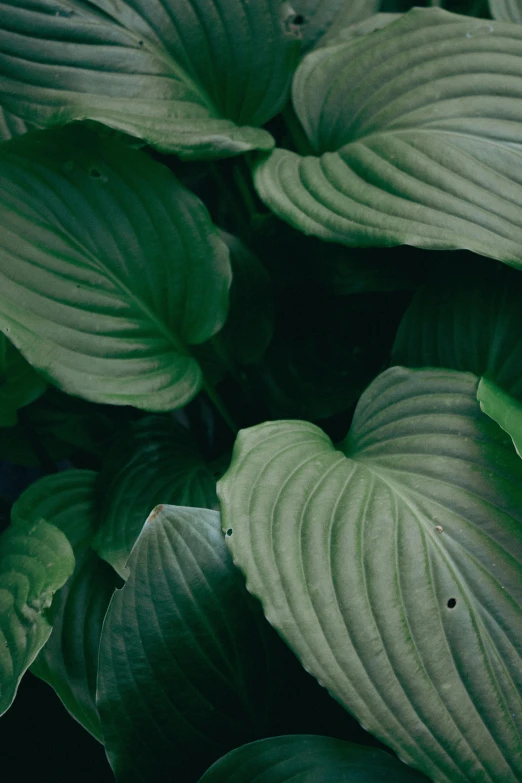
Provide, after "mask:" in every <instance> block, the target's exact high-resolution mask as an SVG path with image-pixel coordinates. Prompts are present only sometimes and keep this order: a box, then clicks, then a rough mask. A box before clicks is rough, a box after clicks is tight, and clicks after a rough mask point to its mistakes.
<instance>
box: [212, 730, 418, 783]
mask: <svg viewBox="0 0 522 783" xmlns="http://www.w3.org/2000/svg"><path fill="white" fill-rule="evenodd" d="M247 780H248V781H254V780H262V781H263V783H290V782H291V781H292V783H294V782H295V781H299V783H388V782H389V781H390V780H393V781H396V783H402V781H411V783H415V781H418V783H421V781H423V780H424V781H426V778H425V777H424V775H420V774H419V773H418V772H415V771H414V770H412V769H411V768H409V767H406V766H404V764H401V763H400V761H397V759H395V758H393V757H392V756H389V755H387V754H386V753H383V752H382V750H374V749H373V748H365V747H363V746H362V745H355V744H354V743H352V742H342V741H340V740H336V739H332V738H331V737H320V736H317V735H308V736H306V735H290V736H286V737H273V738H270V739H263V740H258V741H257V742H252V743H250V744H249V745H244V746H243V747H241V748H237V749H236V750H232V751H231V752H230V753H228V754H227V755H226V756H224V758H222V759H220V760H219V761H217V762H216V763H215V764H213V765H212V767H211V768H210V769H209V770H208V771H207V772H206V773H205V774H204V775H203V777H202V778H201V779H200V783H245V781H247Z"/></svg>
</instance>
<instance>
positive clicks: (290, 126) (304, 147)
mask: <svg viewBox="0 0 522 783" xmlns="http://www.w3.org/2000/svg"><path fill="white" fill-rule="evenodd" d="M281 116H282V118H283V122H284V123H285V126H286V129H287V131H288V135H289V136H290V138H291V140H292V142H293V145H294V149H295V152H297V153H298V154H299V155H315V152H314V150H313V149H312V145H311V144H310V142H309V141H308V137H307V135H306V133H305V131H304V128H303V126H302V125H301V123H300V121H299V118H298V116H297V114H296V113H295V111H294V107H293V106H292V104H291V103H290V102H288V103H287V104H286V106H285V108H284V109H283V111H282V113H281Z"/></svg>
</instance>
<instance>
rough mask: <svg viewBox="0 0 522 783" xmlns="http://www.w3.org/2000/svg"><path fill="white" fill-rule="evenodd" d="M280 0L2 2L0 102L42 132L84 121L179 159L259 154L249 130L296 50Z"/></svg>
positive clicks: (279, 95)
mask: <svg viewBox="0 0 522 783" xmlns="http://www.w3.org/2000/svg"><path fill="white" fill-rule="evenodd" d="M289 14H291V12H290V9H289V6H288V4H287V3H284V2H282V0H256V1H255V2H252V3H247V2H243V0H213V1H212V2H209V1H208V0H118V2H114V0H39V2H38V3H37V4H35V3H34V2H33V1H32V0H5V2H2V3H1V4H0V104H2V105H3V106H4V108H5V109H7V110H8V111H9V112H12V113H14V114H15V115H18V116H20V117H21V118H23V119H24V120H26V121H31V122H35V123H37V124H39V125H42V126H46V127H48V126H52V125H57V124H58V125H59V124H62V123H64V122H68V121H71V120H77V119H92V120H97V121H98V122H101V123H104V124H105V125H109V126H110V127H113V128H117V129H119V130H123V131H125V132H127V133H129V134H131V135H133V136H137V137H139V138H142V139H145V140H146V141H147V142H149V143H150V144H152V145H154V146H156V147H159V148H160V149H162V150H166V151H169V152H176V153H178V154H180V155H182V156H185V157H196V158H197V157H199V158H213V157H227V156H230V155H237V154H239V153H241V152H244V151H245V150H249V149H270V147H272V146H273V139H272V137H271V135H270V134H269V133H268V132H267V131H265V130H262V129H259V128H257V127H252V126H258V125H262V124H263V123H265V122H266V121H267V120H269V119H270V118H271V117H273V116H274V115H275V114H277V112H278V111H279V109H280V108H281V106H282V105H283V103H284V102H285V100H286V96H287V92H288V87H289V83H290V79H291V77H292V72H293V68H294V66H295V63H296V60H297V57H298V54H299V41H298V38H297V37H296V35H295V33H294V32H293V31H292V29H291V28H290V26H289V25H288V23H287V19H288V17H289Z"/></svg>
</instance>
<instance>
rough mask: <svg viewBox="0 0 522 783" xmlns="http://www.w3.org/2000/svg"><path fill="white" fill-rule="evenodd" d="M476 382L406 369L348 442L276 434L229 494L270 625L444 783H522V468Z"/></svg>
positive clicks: (263, 436)
mask: <svg viewBox="0 0 522 783" xmlns="http://www.w3.org/2000/svg"><path fill="white" fill-rule="evenodd" d="M477 383H478V379H477V378H476V377H475V376H473V375H471V374H467V373H457V372H454V371H450V370H406V369H404V368H392V369H390V370H388V371H387V372H385V373H383V374H382V375H380V376H379V377H378V378H377V379H376V380H375V381H374V382H373V383H372V384H371V386H370V387H369V388H368V389H367V391H366V392H365V393H364V394H363V396H362V397H361V399H360V401H359V404H358V407H357V409H356V412H355V416H354V420H353V424H352V428H351V430H350V434H349V436H348V438H347V439H346V440H345V441H344V442H343V443H342V444H340V446H339V447H338V448H336V447H335V446H334V445H333V444H332V442H331V441H330V440H329V438H328V437H327V436H326V435H325V434H324V433H323V432H322V431H321V430H320V429H318V428H317V427H315V426H314V425H312V424H308V423H305V422H300V421H278V422H269V423H266V424H262V425H259V426H257V427H253V428H251V429H248V430H244V431H242V432H241V433H240V434H239V436H238V440H237V443H236V446H235V450H234V454H233V459H232V464H231V467H230V469H229V471H228V472H227V473H226V474H225V476H224V477H223V478H222V479H221V481H220V482H219V484H218V495H219V497H220V500H221V505H222V514H223V526H224V528H227V529H229V536H228V537H227V542H228V544H229V547H230V549H231V552H232V555H233V558H234V562H235V563H236V564H237V565H238V566H239V567H240V568H241V569H242V570H243V571H244V573H245V575H246V578H247V586H248V588H249V589H250V591H251V592H252V593H253V594H254V595H256V596H257V597H259V598H260V599H261V601H262V603H263V607H264V610H265V613H266V616H267V618H268V620H269V621H270V622H271V624H272V625H273V626H274V627H275V628H276V629H277V630H278V632H279V633H280V634H281V635H282V636H283V638H284V639H285V640H286V641H287V643H288V644H289V645H290V647H291V648H292V649H293V650H294V651H295V652H296V653H297V655H298V656H299V658H300V659H301V661H302V663H303V665H304V666H305V668H306V669H307V670H308V671H310V672H312V673H313V674H314V675H315V676H316V677H317V679H318V680H319V681H320V682H321V683H322V684H323V685H324V686H325V687H326V688H327V689H328V690H329V691H330V692H331V693H332V694H334V695H335V697H336V698H337V699H338V700H339V701H340V702H341V703H342V704H344V706H345V707H346V708H347V709H348V710H350V711H351V712H353V713H354V714H355V716H356V717H357V718H358V719H359V721H360V722H361V723H362V725H363V726H364V727H365V728H367V729H368V730H369V731H371V732H372V733H374V734H376V735H377V736H378V737H379V738H380V739H381V740H382V741H383V742H385V743H387V744H388V745H390V746H391V747H392V748H393V749H394V750H395V751H396V752H397V754H398V755H399V757H400V758H401V759H402V760H403V761H406V762H407V763H409V764H411V765H412V766H414V767H416V768H418V769H419V770H421V771H423V772H424V773H425V774H427V775H428V776H429V777H431V778H432V779H433V780H434V781H436V782H437V783H470V781H474V782H475V781H477V782H478V781H480V782H481V783H486V781H487V783H499V781H502V783H516V781H519V780H520V778H521V776H522V633H521V630H522V577H521V573H522V568H521V566H522V524H521V523H522V462H521V461H520V459H519V458H518V456H517V455H516V453H515V450H514V449H513V448H512V444H511V441H510V439H509V438H508V436H506V435H505V433H503V432H502V430H501V429H500V428H499V427H498V426H497V425H496V424H495V423H494V422H493V421H491V420H490V419H489V418H488V417H487V416H485V415H484V414H483V413H482V412H481V411H480V407H479V404H478V402H477V400H476V392H477Z"/></svg>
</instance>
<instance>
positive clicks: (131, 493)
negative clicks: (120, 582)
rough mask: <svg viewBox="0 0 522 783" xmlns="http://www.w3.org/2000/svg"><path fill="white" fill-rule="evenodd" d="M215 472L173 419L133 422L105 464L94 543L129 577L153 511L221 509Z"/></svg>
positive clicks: (159, 418) (121, 572)
mask: <svg viewBox="0 0 522 783" xmlns="http://www.w3.org/2000/svg"><path fill="white" fill-rule="evenodd" d="M216 470H217V468H216ZM216 470H215V469H214V466H213V465H212V464H207V463H206V462H205V460H204V459H203V456H202V454H201V452H200V450H199V448H198V445H197V443H196V441H195V440H194V438H193V437H192V435H191V434H190V433H189V431H188V430H186V429H185V428H184V427H182V426H181V425H180V424H178V423H177V422H175V421H173V420H172V419H169V418H165V417H162V416H147V417H145V418H144V419H142V420H141V421H139V422H138V423H136V424H134V425H132V426H131V427H130V428H129V429H128V430H127V431H126V432H123V433H121V435H120V437H119V438H118V439H117V440H116V442H115V444H114V446H113V448H112V449H111V450H110V451H109V452H108V453H107V455H106V458H105V460H104V462H103V465H102V470H101V472H100V475H99V478H98V481H97V484H96V513H97V516H98V518H99V529H98V532H97V534H96V537H95V539H94V542H93V547H94V548H95V549H96V551H97V552H98V554H99V555H100V556H101V557H103V559H104V560H107V562H109V563H110V564H111V565H112V566H113V567H114V568H115V569H116V571H117V572H118V573H119V574H120V576H122V577H123V578H124V579H126V578H127V576H128V575H129V571H128V568H127V566H126V563H127V559H128V557H129V554H130V552H131V549H132V547H133V546H134V543H135V541H136V539H137V538H138V536H139V534H140V531H141V529H142V527H143V523H144V521H145V519H146V518H147V516H148V515H149V513H150V511H151V509H153V508H154V507H155V506H157V505H158V504H159V503H170V504H172V505H179V506H195V507H197V508H217V506H218V501H217V497H216V478H217V476H216V475H215V473H216ZM221 472H222V471H221Z"/></svg>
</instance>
